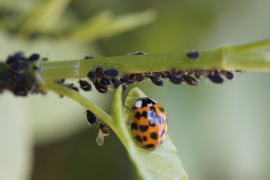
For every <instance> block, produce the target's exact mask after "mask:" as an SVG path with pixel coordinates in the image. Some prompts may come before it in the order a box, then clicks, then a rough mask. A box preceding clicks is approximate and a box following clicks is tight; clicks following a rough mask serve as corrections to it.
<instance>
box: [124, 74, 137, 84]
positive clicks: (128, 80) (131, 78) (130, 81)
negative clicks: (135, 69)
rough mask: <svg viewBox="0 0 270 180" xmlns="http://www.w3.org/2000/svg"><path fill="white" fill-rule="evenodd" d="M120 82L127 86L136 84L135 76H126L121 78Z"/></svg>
mask: <svg viewBox="0 0 270 180" xmlns="http://www.w3.org/2000/svg"><path fill="white" fill-rule="evenodd" d="M120 81H121V82H122V83H124V84H126V85H129V84H133V83H134V82H135V79H134V76H131V75H125V76H123V77H121V79H120Z"/></svg>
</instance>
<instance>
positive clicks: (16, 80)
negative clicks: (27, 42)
mask: <svg viewBox="0 0 270 180" xmlns="http://www.w3.org/2000/svg"><path fill="white" fill-rule="evenodd" d="M39 59H40V55H39V54H32V55H31V56H30V57H25V56H24V54H23V53H21V52H18V53H15V54H14V55H12V56H9V57H8V58H7V60H6V62H5V63H3V62H0V93H1V92H3V91H4V90H9V91H11V92H12V93H13V94H14V95H15V96H27V94H28V93H41V94H46V92H45V91H44V90H42V89H40V88H39V85H38V84H37V82H36V79H35V76H34V74H33V70H31V68H32V69H34V70H36V71H40V70H41V68H39V67H37V66H36V63H35V62H36V61H38V60H39Z"/></svg>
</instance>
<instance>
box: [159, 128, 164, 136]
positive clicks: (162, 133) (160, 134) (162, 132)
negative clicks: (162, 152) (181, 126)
mask: <svg viewBox="0 0 270 180" xmlns="http://www.w3.org/2000/svg"><path fill="white" fill-rule="evenodd" d="M164 133H165V129H162V131H161V132H160V133H159V137H162V136H163V135H164Z"/></svg>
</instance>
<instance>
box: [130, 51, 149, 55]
mask: <svg viewBox="0 0 270 180" xmlns="http://www.w3.org/2000/svg"><path fill="white" fill-rule="evenodd" d="M128 55H146V53H145V52H142V51H137V52H135V53H129V54H128Z"/></svg>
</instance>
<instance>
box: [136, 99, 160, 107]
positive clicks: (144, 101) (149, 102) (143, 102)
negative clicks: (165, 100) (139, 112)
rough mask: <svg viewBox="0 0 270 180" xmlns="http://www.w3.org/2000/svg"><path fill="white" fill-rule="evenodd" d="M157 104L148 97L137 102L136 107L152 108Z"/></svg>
mask: <svg viewBox="0 0 270 180" xmlns="http://www.w3.org/2000/svg"><path fill="white" fill-rule="evenodd" d="M156 103H157V102H156V101H155V100H153V99H150V98H148V97H144V98H140V99H138V100H137V101H136V103H135V106H136V108H141V107H151V106H153V105H155V104H156Z"/></svg>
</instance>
